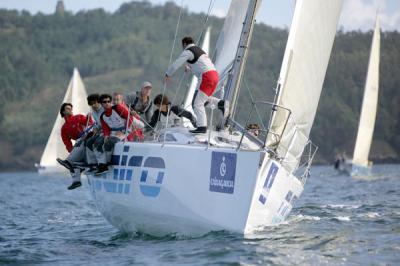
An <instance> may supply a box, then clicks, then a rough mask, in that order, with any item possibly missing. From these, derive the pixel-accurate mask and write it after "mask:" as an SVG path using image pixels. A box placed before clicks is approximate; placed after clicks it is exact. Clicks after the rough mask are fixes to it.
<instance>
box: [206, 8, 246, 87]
mask: <svg viewBox="0 0 400 266" xmlns="http://www.w3.org/2000/svg"><path fill="white" fill-rule="evenodd" d="M249 2H250V0H232V2H231V5H230V7H229V10H228V14H227V15H226V17H225V21H224V25H223V27H222V30H221V32H220V33H219V35H218V39H217V43H216V45H215V51H214V60H213V61H214V64H215V67H216V69H217V71H218V73H219V75H220V80H225V79H226V76H227V75H226V74H227V72H228V71H229V69H230V68H231V66H232V63H233V60H234V59H235V55H236V51H237V48H238V45H239V40H240V35H241V33H242V28H243V22H244V20H245V18H246V12H247V8H248V5H249Z"/></svg>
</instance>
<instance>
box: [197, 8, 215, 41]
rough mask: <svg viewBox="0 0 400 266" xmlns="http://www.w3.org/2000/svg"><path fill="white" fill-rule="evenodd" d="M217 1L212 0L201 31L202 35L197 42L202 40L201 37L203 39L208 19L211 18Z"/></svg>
mask: <svg viewBox="0 0 400 266" xmlns="http://www.w3.org/2000/svg"><path fill="white" fill-rule="evenodd" d="M215 1H216V0H210V3H209V5H208V10H207V15H206V17H205V19H204V22H203V26H202V28H201V31H200V34H199V37H198V38H197V40H200V39H201V37H203V34H204V31H205V29H206V25H207V23H208V19H209V18H210V14H211V11H212V9H213V8H214V4H215Z"/></svg>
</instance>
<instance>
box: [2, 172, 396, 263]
mask: <svg viewBox="0 0 400 266" xmlns="http://www.w3.org/2000/svg"><path fill="white" fill-rule="evenodd" d="M70 182H71V180H70V179H69V178H67V177H60V176H47V177H46V176H39V175H38V174H36V173H3V174H0V207H1V211H0V265H7V264H8V265H210V264H212V265H266V264H272V265H299V264H302V265H324V264H333V265H355V264H363V265H364V264H366V265H377V264H383V265H399V264H400V207H399V199H400V166H399V165H375V166H374V168H373V176H371V177H369V178H368V179H365V178H361V179H355V178H351V177H349V176H345V175H339V174H337V173H336V172H335V171H334V170H333V168H332V167H314V168H313V169H312V176H311V177H310V178H309V180H308V181H307V184H306V188H305V191H304V193H303V195H302V197H301V198H300V199H299V200H298V202H297V203H296V206H295V208H294V209H293V211H292V213H291V215H290V216H289V218H288V220H287V221H286V222H285V223H283V224H281V225H279V226H274V227H266V228H265V229H264V230H263V231H262V232H259V233H258V234H256V235H252V236H247V237H243V236H241V235H237V234H233V233H229V232H211V233H209V234H207V235H205V236H202V237H197V238H188V237H174V236H169V237H163V238H155V237H151V236H148V235H143V234H140V233H130V234H127V233H122V232H120V231H118V230H117V229H115V228H114V227H112V226H111V225H109V224H108V223H107V221H106V220H105V219H104V218H103V217H102V216H101V215H100V214H99V213H98V211H97V210H96V208H95V206H94V204H93V202H92V201H91V199H90V196H89V192H88V190H87V189H86V188H84V187H83V188H79V189H76V190H73V191H68V190H67V189H66V188H67V186H68V185H69V184H70Z"/></svg>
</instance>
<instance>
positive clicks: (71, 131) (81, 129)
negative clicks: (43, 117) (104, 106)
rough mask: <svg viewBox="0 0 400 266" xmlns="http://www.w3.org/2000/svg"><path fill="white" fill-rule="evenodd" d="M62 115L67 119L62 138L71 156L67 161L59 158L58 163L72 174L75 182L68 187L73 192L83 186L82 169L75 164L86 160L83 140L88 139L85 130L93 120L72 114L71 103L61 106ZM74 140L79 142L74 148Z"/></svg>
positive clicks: (62, 130)
mask: <svg viewBox="0 0 400 266" xmlns="http://www.w3.org/2000/svg"><path fill="white" fill-rule="evenodd" d="M60 115H61V117H63V118H64V119H65V123H64V125H63V126H62V128H61V138H62V140H63V142H64V144H65V148H66V149H67V151H68V152H69V155H68V157H67V159H65V160H62V159H60V158H57V161H58V162H59V163H60V164H61V165H63V166H64V167H66V168H67V169H68V170H70V172H71V177H72V181H73V182H72V184H71V185H70V186H69V187H68V189H69V190H71V189H74V188H77V187H80V186H81V185H82V183H81V173H80V169H78V168H76V167H74V162H82V161H84V159H85V145H84V144H83V140H84V138H85V137H86V136H85V133H86V132H85V129H87V128H88V126H90V125H92V124H93V120H92V119H91V118H90V117H87V116H85V115H81V114H78V115H74V114H73V113H72V104H70V103H63V104H62V105H61V107H60ZM72 140H76V141H77V142H76V143H75V145H74V146H73V145H72Z"/></svg>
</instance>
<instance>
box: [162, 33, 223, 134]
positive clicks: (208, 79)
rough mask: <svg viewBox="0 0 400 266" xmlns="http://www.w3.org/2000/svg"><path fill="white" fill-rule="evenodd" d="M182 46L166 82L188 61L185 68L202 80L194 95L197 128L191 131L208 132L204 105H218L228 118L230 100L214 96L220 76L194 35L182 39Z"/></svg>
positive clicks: (170, 68) (169, 68)
mask: <svg viewBox="0 0 400 266" xmlns="http://www.w3.org/2000/svg"><path fill="white" fill-rule="evenodd" d="M182 48H183V52H182V53H181V55H180V56H179V57H178V58H177V59H176V60H175V62H174V63H172V65H170V66H169V67H168V69H167V71H166V73H165V82H168V81H169V80H170V78H171V77H172V75H173V74H174V73H175V72H176V71H177V70H178V68H180V67H181V66H182V65H183V64H185V63H187V65H186V67H185V69H186V70H187V69H190V70H191V71H192V73H193V74H194V75H195V76H197V78H198V79H199V80H201V83H200V87H199V90H198V91H196V93H195V96H194V97H193V111H194V113H195V115H196V117H197V128H196V129H194V130H191V131H190V132H192V133H206V132H207V115H206V110H205V108H204V106H205V105H209V106H210V107H212V106H216V107H218V109H220V110H221V111H222V113H223V116H224V118H226V116H227V113H228V108H229V107H228V102H227V101H224V100H220V99H218V98H215V97H213V96H212V95H213V94H214V92H215V89H216V87H217V85H218V80H219V76H218V72H217V70H216V68H215V66H214V64H213V63H212V62H211V60H210V58H209V57H208V55H207V54H206V53H205V52H204V51H203V50H202V49H201V48H200V47H198V46H196V45H195V44H194V41H193V38H192V37H185V38H183V39H182Z"/></svg>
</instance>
